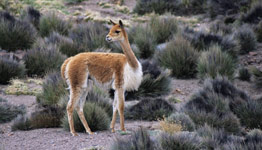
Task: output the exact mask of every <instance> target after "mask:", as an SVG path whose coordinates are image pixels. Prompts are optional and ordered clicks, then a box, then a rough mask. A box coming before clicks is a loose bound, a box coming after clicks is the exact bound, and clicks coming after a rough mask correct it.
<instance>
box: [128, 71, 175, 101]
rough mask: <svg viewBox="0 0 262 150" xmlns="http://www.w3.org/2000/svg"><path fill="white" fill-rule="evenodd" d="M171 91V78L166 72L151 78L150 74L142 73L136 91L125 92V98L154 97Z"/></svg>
mask: <svg viewBox="0 0 262 150" xmlns="http://www.w3.org/2000/svg"><path fill="white" fill-rule="evenodd" d="M170 91H171V79H170V77H169V74H168V73H166V72H163V73H161V74H160V75H159V76H158V77H156V78H153V77H152V76H151V75H150V74H147V75H144V76H143V80H142V83H141V85H140V86H139V88H138V90H137V91H132V92H128V93H127V99H140V98H142V97H156V96H161V95H167V94H168V93H169V92H170Z"/></svg>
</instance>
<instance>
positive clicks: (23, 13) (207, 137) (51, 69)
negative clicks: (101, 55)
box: [0, 0, 262, 150]
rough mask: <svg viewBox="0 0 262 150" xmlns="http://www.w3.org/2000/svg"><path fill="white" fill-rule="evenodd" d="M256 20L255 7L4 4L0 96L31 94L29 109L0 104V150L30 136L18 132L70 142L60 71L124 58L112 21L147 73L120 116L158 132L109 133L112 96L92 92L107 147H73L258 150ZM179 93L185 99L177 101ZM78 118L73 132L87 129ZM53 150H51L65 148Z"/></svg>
mask: <svg viewBox="0 0 262 150" xmlns="http://www.w3.org/2000/svg"><path fill="white" fill-rule="evenodd" d="M119 4H122V5H119ZM195 14H197V16H195ZM261 18H262V2H261V1H260V0H251V1H246V0H240V1H238V0H232V1H227V0H201V1H200V0H183V1H179V0H161V1H159V0H137V1H134V0H132V1H127V0H126V1H125V0H124V1H122V0H121V1H118V2H112V1H109V0H103V1H99V2H98V1H91V0H87V1H85V0H57V1H50V0H45V1H41V0H20V1H18V0H3V1H1V2H0V77H1V78H0V84H1V85H0V87H1V89H0V96H1V97H8V96H10V95H18V98H19V96H23V95H33V96H34V98H35V99H34V104H33V105H34V108H35V109H33V110H32V108H31V107H32V106H26V107H25V106H23V105H20V106H17V104H16V103H15V101H13V100H12V99H8V100H5V99H3V98H1V97H0V123H1V124H0V135H1V134H2V135H3V137H4V143H1V142H0V149H1V148H2V147H4V148H6V149H12V148H13V149H14V146H13V145H11V144H9V143H7V141H8V140H9V139H12V138H14V139H17V138H18V139H19V137H18V136H16V133H20V134H22V135H23V134H24V135H26V134H25V131H24V130H30V131H28V132H27V133H29V134H30V133H33V132H34V131H39V130H40V129H41V128H55V129H54V130H56V131H57V130H59V129H60V128H63V130H65V131H61V132H60V130H59V135H60V134H63V135H62V136H63V137H67V136H68V137H69V133H68V120H67V115H66V104H67V102H68V100H69V97H68V95H69V93H68V91H67V90H66V88H67V87H66V84H65V82H64V81H63V80H62V78H61V76H60V71H59V70H60V66H61V64H62V63H63V61H64V60H65V59H66V58H68V57H71V56H74V55H76V54H78V53H81V52H93V51H98V52H120V53H122V50H121V47H120V46H119V45H118V44H111V43H107V42H106V41H105V36H106V34H107V32H108V28H109V27H110V25H109V24H108V23H109V22H108V21H109V19H113V20H118V19H122V20H123V22H124V24H125V25H126V26H127V32H128V35H129V40H130V43H131V47H132V49H133V51H134V53H135V55H136V56H137V57H138V59H139V60H140V62H141V64H142V67H143V74H144V76H143V81H142V83H141V86H140V87H139V89H138V91H127V92H126V93H125V96H126V101H127V102H126V103H127V105H126V109H125V118H126V120H127V122H129V123H130V124H134V125H136V122H137V120H139V121H141V120H142V121H145V120H147V121H150V124H151V122H152V124H153V123H155V122H153V121H157V120H158V121H157V124H158V126H160V128H159V127H158V128H154V127H153V126H152V125H151V126H149V127H148V128H139V129H138V130H137V131H134V130H135V129H134V128H131V130H132V131H134V132H132V133H131V134H130V132H126V133H115V134H113V133H108V132H107V130H109V124H110V120H111V115H112V101H113V97H112V96H111V95H112V94H111V93H113V92H114V91H111V93H110V92H108V91H107V90H106V89H105V87H102V86H100V85H95V86H93V88H92V90H91V91H90V93H89V94H88V96H87V98H86V101H87V102H86V105H85V107H84V113H85V117H86V120H87V121H88V123H89V124H90V128H91V129H92V130H93V131H98V134H100V135H102V137H105V139H104V138H103V140H102V141H99V140H100V139H96V137H100V138H101V136H99V135H92V137H91V136H87V137H88V138H89V139H87V140H86V139H84V141H86V143H84V144H83V145H78V146H77V148H76V149H82V148H86V147H90V146H93V145H91V144H88V142H89V140H90V141H92V140H93V141H95V142H97V141H99V142H100V143H99V144H100V145H99V144H98V146H100V147H99V148H101V149H112V150H124V149H125V150H128V149H130V150H131V149H137V150H142V149H150V150H162V149H163V150H166V149H170V150H171V149H176V150H180V149H181V150H198V149H230V150H233V149H239V150H242V149H243V150H244V149H247V148H249V149H250V150H255V149H262V147H261V145H262V144H261V143H262V131H261V130H262V100H261V99H262V95H260V94H261V92H260V91H261V88H262V65H261V64H262V57H261V55H262V43H261V41H262V40H261V37H262V34H261V33H262V20H261ZM182 79H183V80H182ZM174 81H183V82H179V83H182V84H183V85H182V86H181V85H173V82H174ZM191 81H195V82H191ZM198 82H199V83H198ZM176 83H177V82H176ZM196 85H197V86H196ZM239 85H240V86H239ZM241 85H242V86H241ZM177 87H184V88H183V89H182V90H181V89H179V88H177ZM192 87H200V88H199V89H192ZM192 91H196V92H192ZM181 95H182V96H183V97H184V99H186V100H185V101H183V100H178V98H177V97H178V96H181ZM24 101H26V99H21V100H20V102H19V104H23V102H24ZM13 104H14V105H13ZM27 108H29V109H28V110H27ZM29 110H30V111H29ZM26 111H27V112H26ZM74 116H75V117H74V119H75V126H76V130H77V131H80V132H82V131H84V128H83V126H82V124H81V122H80V120H79V118H77V117H76V116H77V115H76V114H75V115H74ZM12 120H13V121H12ZM135 120H136V121H135ZM4 123H5V124H4ZM142 124H143V123H142ZM10 126H12V127H11V128H12V131H11V128H10ZM142 126H143V125H142ZM132 127H133V126H132ZM7 128H8V129H7ZM57 128H59V129H57ZM32 129H38V130H32ZM136 129H137V128H136ZM17 130H21V131H17ZM46 130H47V131H51V129H46ZM52 131H53V130H52ZM67 133H68V134H67ZM53 134H56V133H53ZM112 134H113V135H116V136H117V138H116V139H115V140H113V141H112V139H113V138H112ZM36 136H40V135H36ZM121 136H123V138H122V137H121ZM29 137H30V136H29ZM53 137H54V136H53ZM90 137H91V138H90ZM119 137H120V138H119ZM21 140H22V141H23V139H20V143H19V142H18V145H19V146H20V147H21V148H22V149H23V148H24V149H26V148H28V149H30V148H33V149H35V148H37V147H38V146H39V145H37V142H36V141H33V140H32V139H31V140H32V143H34V144H35V145H33V144H32V145H31V147H28V145H23V146H24V147H23V146H22V145H21ZM43 140H45V139H43ZM52 140H56V142H57V141H58V142H57V145H63V144H62V143H59V138H58V139H52ZM82 140H83V139H82ZM17 141H19V140H17ZM109 141H110V142H109ZM5 142H6V143H5ZM9 142H10V141H9ZM60 142H61V141H60ZM10 143H12V141H11V142H10ZM22 143H23V142H22ZM68 143H69V144H72V143H70V142H68ZM1 144H2V145H3V146H2V145H1ZM49 144H50V143H49ZM47 145H48V144H47ZM57 145H48V146H54V148H56V149H61V147H60V148H59V147H56V146H57ZM65 145H66V144H65ZM41 148H42V149H44V148H43V147H40V149H41ZM63 148H64V147H63ZM63 148H62V149H63ZM99 148H97V149H99Z"/></svg>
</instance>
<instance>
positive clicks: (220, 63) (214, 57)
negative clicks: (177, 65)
mask: <svg viewBox="0 0 262 150" xmlns="http://www.w3.org/2000/svg"><path fill="white" fill-rule="evenodd" d="M235 68H236V65H235V62H234V60H233V59H232V57H231V56H230V55H229V54H227V53H225V52H222V51H221V48H220V47H219V46H218V45H213V46H211V47H210V48H209V49H208V51H206V52H202V54H201V56H200V58H199V61H198V64H197V71H198V77H199V78H201V79H204V78H206V77H210V78H216V77H217V76H226V77H228V78H229V79H233V77H234V72H235Z"/></svg>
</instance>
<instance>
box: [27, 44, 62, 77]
mask: <svg viewBox="0 0 262 150" xmlns="http://www.w3.org/2000/svg"><path fill="white" fill-rule="evenodd" d="M38 43H39V44H38V45H37V46H35V47H34V48H33V49H31V50H29V51H27V53H26V55H25V56H24V58H23V59H24V62H25V65H26V69H27V74H28V75H30V76H32V75H38V76H44V75H45V74H46V73H47V72H48V71H51V70H58V69H60V67H61V65H62V63H63V62H64V60H65V58H66V57H65V56H64V55H62V54H61V53H60V52H59V51H58V50H57V46H56V45H53V44H44V43H43V42H42V41H41V40H40V41H39V42H38Z"/></svg>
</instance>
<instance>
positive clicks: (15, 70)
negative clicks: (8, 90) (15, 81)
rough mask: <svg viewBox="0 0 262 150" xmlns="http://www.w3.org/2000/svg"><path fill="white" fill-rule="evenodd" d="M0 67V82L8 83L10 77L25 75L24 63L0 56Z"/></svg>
mask: <svg viewBox="0 0 262 150" xmlns="http://www.w3.org/2000/svg"><path fill="white" fill-rule="evenodd" d="M0 68H1V69H0V76H1V78H0V84H8V83H9V81H10V80H11V78H17V77H23V76H24V75H25V65H24V64H21V63H18V62H17V61H15V60H12V59H6V58H3V57H0Z"/></svg>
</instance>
